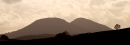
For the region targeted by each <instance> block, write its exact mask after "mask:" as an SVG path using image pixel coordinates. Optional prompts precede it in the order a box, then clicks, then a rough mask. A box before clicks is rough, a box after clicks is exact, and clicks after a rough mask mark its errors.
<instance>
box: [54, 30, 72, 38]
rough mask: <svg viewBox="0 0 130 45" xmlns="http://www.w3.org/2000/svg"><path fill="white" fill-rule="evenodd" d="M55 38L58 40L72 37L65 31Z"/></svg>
mask: <svg viewBox="0 0 130 45" xmlns="http://www.w3.org/2000/svg"><path fill="white" fill-rule="evenodd" d="M55 37H57V38H67V37H70V35H69V33H68V32H67V31H64V32H62V33H59V34H57V35H56V36H55Z"/></svg>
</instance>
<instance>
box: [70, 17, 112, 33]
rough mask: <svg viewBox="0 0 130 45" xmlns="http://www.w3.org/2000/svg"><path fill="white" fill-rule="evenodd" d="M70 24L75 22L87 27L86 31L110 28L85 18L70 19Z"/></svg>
mask: <svg viewBox="0 0 130 45" xmlns="http://www.w3.org/2000/svg"><path fill="white" fill-rule="evenodd" d="M71 24H75V25H77V26H80V27H82V28H85V29H87V31H88V32H98V31H106V30H112V29H111V28H109V27H107V26H105V25H102V24H99V23H96V22H94V21H91V20H89V19H85V18H77V19H75V20H74V21H72V22H71Z"/></svg>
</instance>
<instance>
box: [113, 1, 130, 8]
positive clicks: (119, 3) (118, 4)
mask: <svg viewBox="0 0 130 45" xmlns="http://www.w3.org/2000/svg"><path fill="white" fill-rule="evenodd" d="M128 4H130V2H129V1H119V2H117V3H114V4H112V6H114V7H124V6H126V5H128Z"/></svg>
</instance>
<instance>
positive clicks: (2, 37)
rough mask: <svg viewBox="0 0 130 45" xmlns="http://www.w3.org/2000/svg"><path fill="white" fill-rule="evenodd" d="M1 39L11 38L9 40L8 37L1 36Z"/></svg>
mask: <svg viewBox="0 0 130 45" xmlns="http://www.w3.org/2000/svg"><path fill="white" fill-rule="evenodd" d="M1 39H9V38H8V36H6V35H4V34H3V35H1Z"/></svg>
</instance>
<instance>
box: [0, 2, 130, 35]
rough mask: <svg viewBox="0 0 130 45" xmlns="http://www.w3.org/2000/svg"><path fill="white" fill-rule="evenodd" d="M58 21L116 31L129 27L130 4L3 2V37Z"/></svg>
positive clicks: (0, 11) (0, 27)
mask: <svg viewBox="0 0 130 45" xmlns="http://www.w3.org/2000/svg"><path fill="white" fill-rule="evenodd" d="M47 17H58V18H62V19H65V20H66V21H67V22H71V21H72V20H74V19H76V18H78V17H84V18H86V19H90V20H93V21H95V22H97V23H100V24H104V25H106V26H108V27H110V28H113V27H114V25H115V24H116V23H118V24H120V25H121V27H122V28H127V27H130V21H129V19H130V0H0V33H6V32H11V31H16V30H18V29H21V28H24V27H25V26H27V25H29V24H30V23H32V22H33V21H35V20H37V19H41V18H47Z"/></svg>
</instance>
